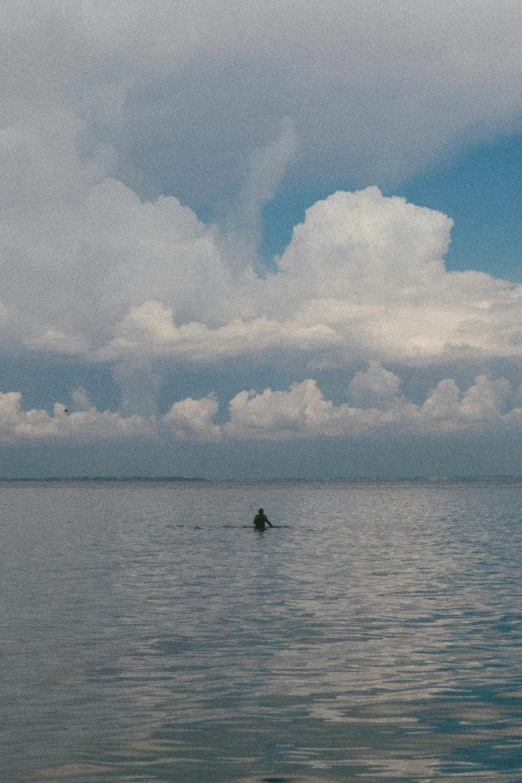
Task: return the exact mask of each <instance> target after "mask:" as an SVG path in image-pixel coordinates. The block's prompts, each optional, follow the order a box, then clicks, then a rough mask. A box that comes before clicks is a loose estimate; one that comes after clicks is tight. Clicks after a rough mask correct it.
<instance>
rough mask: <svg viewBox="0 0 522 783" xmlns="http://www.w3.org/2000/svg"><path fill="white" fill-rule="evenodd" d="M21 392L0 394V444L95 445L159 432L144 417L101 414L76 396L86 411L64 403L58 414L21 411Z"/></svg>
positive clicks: (108, 412) (84, 399) (151, 422)
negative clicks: (62, 443)
mask: <svg viewBox="0 0 522 783" xmlns="http://www.w3.org/2000/svg"><path fill="white" fill-rule="evenodd" d="M21 397H22V395H21V394H20V393H19V392H8V393H7V394H2V393H0V442H1V443H31V442H42V441H59V442H81V443H85V442H93V441H103V440H121V439H128V438H136V437H143V436H150V435H153V434H154V433H155V421H154V420H153V419H145V418H142V417H140V416H127V417H124V416H122V415H121V414H120V413H113V412H110V411H97V410H96V409H95V408H93V407H91V406H89V407H87V406H88V402H87V400H86V398H85V396H84V395H81V396H78V395H77V396H76V399H75V402H77V403H78V402H80V400H81V403H82V404H83V405H85V406H86V407H87V409H86V410H79V411H73V412H71V413H69V412H68V410H67V409H66V408H65V406H64V405H62V404H61V403H56V404H55V406H54V411H53V413H52V415H51V414H49V413H48V412H47V411H45V410H37V409H32V410H28V411H24V410H22V408H21Z"/></svg>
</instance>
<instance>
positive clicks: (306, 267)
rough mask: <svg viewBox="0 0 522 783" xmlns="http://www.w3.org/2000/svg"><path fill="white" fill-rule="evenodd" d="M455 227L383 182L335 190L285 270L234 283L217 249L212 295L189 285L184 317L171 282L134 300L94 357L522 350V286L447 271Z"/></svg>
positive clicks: (301, 229) (395, 356)
mask: <svg viewBox="0 0 522 783" xmlns="http://www.w3.org/2000/svg"><path fill="white" fill-rule="evenodd" d="M451 225H452V223H451V220H450V219H449V218H447V217H446V216H445V215H443V214H442V213H440V212H435V211H433V210H430V209H427V208H424V207H416V206H414V205H413V204H408V203H407V202H406V201H405V200H404V199H402V198H386V197H384V196H382V194H381V193H380V191H379V190H378V189H377V188H367V189H365V190H363V191H359V192H357V193H343V192H338V193H336V194H334V195H333V196H330V197H329V198H328V199H326V200H324V201H320V202H318V203H316V204H315V205H314V206H313V207H311V208H310V209H309V210H308V211H307V215H306V220H305V222H304V223H303V224H301V225H299V226H297V227H296V228H295V230H294V234H293V238H292V241H291V243H290V245H289V246H288V248H287V250H286V251H285V253H284V254H283V256H282V257H281V259H280V260H279V269H278V272H277V273H275V274H270V275H268V277H267V278H266V279H265V280H261V279H259V278H256V277H255V276H254V275H253V274H251V273H250V274H249V272H248V270H247V271H246V272H245V273H243V275H242V276H241V277H240V278H239V279H238V280H237V281H234V282H233V283H231V282H230V277H229V278H227V277H226V271H225V270H226V263H225V261H224V260H223V259H221V258H220V257H219V255H218V253H217V251H216V252H215V256H214V257H215V258H216V259H218V260H219V263H220V266H219V270H220V276H218V277H217V282H215V280H212V284H211V285H210V286H209V285H208V283H207V281H206V279H205V277H206V276H205V275H204V274H203V279H202V282H201V289H200V290H201V293H202V294H203V301H201V300H199V299H198V297H197V296H195V297H194V298H193V299H191V296H190V292H188V295H187V292H186V289H183V290H184V293H183V296H184V301H185V318H183V317H182V316H180V317H176V309H177V308H176V305H172V304H171V301H169V300H170V297H171V296H172V294H171V292H170V291H169V289H168V288H167V287H166V288H165V290H164V292H163V296H162V299H161V300H159V299H149V300H147V301H143V302H142V303H141V304H139V305H137V306H136V307H133V308H131V309H130V310H129V311H128V312H127V313H126V315H125V316H124V317H123V318H122V320H121V321H119V322H118V323H116V324H115V326H114V329H115V336H114V338H113V339H112V340H110V341H108V342H107V343H106V344H105V345H104V346H102V347H101V348H100V349H99V351H98V353H97V354H96V355H97V357H98V358H99V359H102V360H103V359H105V360H109V359H110V360H118V359H132V358H134V359H138V358H139V357H140V356H145V355H148V356H156V357H172V358H173V359H184V360H193V361H196V362H212V361H213V360H215V359H218V358H223V357H225V358H226V357H235V356H240V355H249V356H250V357H252V358H253V359H254V360H255V358H256V357H258V358H259V357H263V358H264V359H266V357H267V356H270V354H271V353H279V354H280V353H281V352H287V353H292V352H297V353H304V354H305V355H306V356H308V357H309V359H310V360H313V361H314V362H315V363H321V364H323V365H332V366H335V365H341V366H342V365H343V364H345V363H346V362H347V361H350V360H353V359H355V358H359V359H360V358H365V359H367V358H371V359H374V360H378V361H392V360H393V361H399V362H402V363H404V364H410V365H425V364H434V363H442V362H452V361H460V360H462V359H463V358H466V359H480V360H484V359H487V358H495V357H497V358H498V357H519V356H520V355H521V353H522V326H521V323H522V320H521V316H522V286H514V285H512V284H510V283H509V282H507V281H503V280H496V279H494V278H492V277H490V276H489V275H486V274H484V273H479V272H472V271H470V272H447V271H446V269H445V266H444V253H445V252H446V250H447V247H448V243H449V234H450V229H451ZM219 282H221V283H222V286H221V288H219V285H218V283H219ZM227 282H228V283H229V287H228V288H227ZM209 289H210V290H209ZM205 290H208V291H209V293H208V295H206V296H205V295H204V292H205ZM214 293H217V294H218V296H217V297H215V296H214ZM217 300H219V303H218V301H217ZM205 306H209V309H208V311H207V312H206V313H205V314H204V317H203V318H198V317H197V316H198V315H201V313H202V312H203V311H204V310H205ZM198 308H199V311H198V312H196V310H198ZM191 309H192V312H193V316H192V317H190V315H189V311H190V310H191Z"/></svg>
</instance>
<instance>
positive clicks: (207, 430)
mask: <svg viewBox="0 0 522 783" xmlns="http://www.w3.org/2000/svg"><path fill="white" fill-rule="evenodd" d="M400 386H401V381H400V378H398V376H396V375H395V374H394V373H392V372H391V371H389V370H386V369H384V368H383V367H381V366H379V365H378V364H376V363H372V364H371V365H370V366H369V368H368V370H366V371H364V372H358V373H356V375H355V376H354V377H353V379H352V382H351V384H350V386H349V389H348V393H349V395H350V396H352V397H353V396H357V397H358V399H359V405H352V404H348V403H343V404H340V405H335V404H334V403H333V402H331V401H330V400H327V399H325V398H324V396H323V394H322V392H321V390H320V389H319V387H318V385H317V382H316V381H315V380H313V379H308V380H306V381H303V382H301V383H295V384H293V385H292V386H291V387H290V388H289V389H288V390H286V391H273V390H272V389H270V388H267V389H265V390H264V391H263V392H255V391H242V392H239V394H236V396H235V397H234V398H233V399H232V400H230V403H229V418H228V421H226V422H225V423H224V424H222V425H220V424H216V422H215V418H216V415H217V413H218V408H219V403H218V400H217V397H216V395H214V394H212V393H210V394H208V395H207V396H205V397H202V398H200V399H194V398H192V397H188V398H186V399H184V400H180V401H178V402H175V403H174V404H173V405H172V407H171V409H170V410H169V411H168V412H167V413H166V414H165V415H164V416H138V415H130V416H129V415H123V414H121V413H118V412H109V411H97V410H96V409H95V408H94V407H93V406H92V405H91V404H90V402H89V400H88V398H87V396H86V394H85V392H84V391H83V390H76V391H75V392H74V393H73V401H74V406H75V408H76V410H74V411H68V410H67V409H66V408H65V406H64V405H62V404H61V403H56V404H55V406H54V410H53V413H52V415H51V414H49V413H48V412H47V411H45V410H35V409H33V410H28V411H25V410H22V407H21V394H20V393H19V392H9V393H7V394H0V443H28V442H53V441H60V442H65V441H68V442H96V441H103V440H113V441H116V440H125V439H129V438H144V437H145V438H150V437H155V438H160V439H165V438H166V439H174V440H180V441H192V442H212V441H221V440H223V439H225V440H276V441H280V440H291V439H303V438H317V437H323V438H324V437H326V438H346V437H360V436H364V435H382V434H387V435H390V434H391V435H398V434H417V435H440V434H444V433H445V434H448V433H450V434H457V433H475V434H484V433H489V434H495V433H496V434H498V433H505V432H508V431H512V430H515V431H518V430H520V429H522V407H520V399H522V387H521V388H519V389H518V391H515V390H514V389H513V388H512V385H511V384H510V382H509V381H508V380H507V379H506V378H496V379H491V378H489V377H488V376H486V375H479V376H477V377H476V379H475V381H474V383H473V384H472V385H471V386H470V387H469V388H468V389H466V390H464V391H462V390H461V389H459V387H458V386H457V384H456V382H455V380H454V379H453V378H445V379H443V380H442V381H439V383H438V384H437V385H436V386H435V388H433V389H432V390H431V391H430V392H429V394H428V395H427V397H426V400H425V401H424V403H422V404H420V405H419V404H415V403H413V402H411V401H409V400H407V399H406V397H405V396H404V395H403V394H402V393H401V392H400Z"/></svg>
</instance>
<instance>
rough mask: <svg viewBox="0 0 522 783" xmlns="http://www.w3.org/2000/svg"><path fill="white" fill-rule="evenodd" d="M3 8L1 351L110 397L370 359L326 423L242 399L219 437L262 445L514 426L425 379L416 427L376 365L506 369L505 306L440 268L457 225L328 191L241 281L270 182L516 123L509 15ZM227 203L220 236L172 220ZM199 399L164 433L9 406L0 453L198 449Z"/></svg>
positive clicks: (102, 418) (391, 171)
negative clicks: (97, 366) (192, 370)
mask: <svg viewBox="0 0 522 783" xmlns="http://www.w3.org/2000/svg"><path fill="white" fill-rule="evenodd" d="M4 5H5V9H4V10H5V12H6V13H5V18H4V23H3V25H2V29H1V30H0V66H1V67H2V82H1V84H0V100H1V101H2V119H1V122H0V171H1V190H0V237H1V239H0V279H1V286H0V354H1V355H5V354H6V353H8V354H9V355H10V356H15V355H16V353H17V352H22V353H23V354H24V355H25V356H32V355H34V353H35V352H37V353H39V354H40V355H43V356H47V357H49V359H50V361H52V360H53V358H56V356H57V355H62V356H63V355H66V356H73V357H76V359H77V360H78V361H85V362H108V363H110V364H112V365H113V364H118V365H119V368H120V377H123V376H126V377H128V378H132V377H133V376H132V373H133V368H136V367H137V368H138V369H140V371H141V368H143V367H144V366H145V365H147V367H149V365H150V364H151V363H152V364H154V362H158V363H160V364H161V363H175V362H183V363H199V364H202V363H203V364H208V365H211V364H212V363H215V362H216V361H218V360H219V361H220V362H222V363H224V362H226V361H227V360H231V359H236V358H237V357H243V358H244V359H245V361H246V360H248V361H251V362H259V363H264V364H265V365H267V364H269V363H270V362H271V361H272V360H273V359H274V360H276V361H277V362H279V363H280V362H281V360H283V361H284V363H285V364H286V365H288V366H291V364H292V361H293V360H294V359H296V358H299V360H300V362H301V366H303V365H304V364H305V363H307V364H308V367H309V368H310V374H313V369H314V368H317V367H345V366H346V365H347V364H349V363H350V362H351V361H354V360H357V361H361V360H362V361H366V362H370V370H369V372H368V373H366V374H364V373H363V374H362V375H358V376H356V377H355V378H353V380H352V382H351V385H350V389H349V394H350V396H349V399H350V405H352V404H353V405H354V406H358V407H353V408H352V407H350V405H348V404H347V405H345V406H340V407H339V406H334V405H333V404H332V403H330V402H328V401H327V400H324V399H323V398H322V395H321V393H320V391H319V389H318V388H317V385H315V383H314V381H312V380H309V381H307V382H306V383H305V385H302V384H301V385H299V384H298V385H297V386H294V387H292V388H291V389H290V390H289V391H287V392H270V393H269V392H268V391H267V392H263V393H262V394H261V395H259V394H257V395H256V394H253V395H252V394H250V393H247V392H241V393H240V394H239V395H238V396H237V397H236V398H235V399H234V401H233V404H232V408H231V419H230V422H229V423H228V424H227V425H226V427H225V431H226V433H228V436H229V437H231V436H234V437H236V436H237V437H239V436H241V437H243V435H242V434H241V433H244V432H249V431H252V432H258V433H259V432H271V428H270V424H269V423H270V420H271V416H272V414H273V416H274V417H275V418H277V417H278V416H279V417H280V419H281V422H282V424H281V431H282V432H286V431H287V430H288V432H289V433H298V435H299V437H301V436H303V433H305V434H306V433H308V434H309V433H312V432H317V433H322V434H327V435H328V434H332V435H333V434H336V433H337V432H338V431H341V432H346V433H348V432H351V431H352V429H350V428H353V431H370V430H371V428H372V426H374V425H371V424H370V423H368V422H370V421H374V422H377V424H375V426H376V427H378V428H379V427H384V426H388V423H389V422H390V421H391V420H393V422H394V424H393V426H396V424H397V422H398V421H399V420H401V421H404V422H405V424H404V426H405V427H410V428H411V427H414V424H413V423H412V422H414V421H419V420H420V419H422V420H423V421H426V422H427V421H429V420H430V419H429V417H430V416H431V417H432V419H433V420H434V421H435V420H437V421H438V422H439V426H441V427H449V428H451V427H452V426H454V424H451V423H445V422H455V421H456V420H458V421H460V422H463V421H467V422H468V423H469V422H471V421H476V420H477V417H478V418H480V416H483V417H484V416H485V415H486V414H485V413H483V412H484V411H485V410H489V411H496V413H495V415H497V414H498V416H500V417H501V418H500V419H498V421H502V422H506V421H508V418H507V417H511V419H509V420H510V421H511V420H512V421H514V422H516V421H517V416H518V414H517V413H516V411H517V410H518V409H517V408H511V409H510V410H509V411H508V409H507V408H506V406H509V403H508V401H507V398H505V397H504V398H502V394H504V396H505V395H506V394H507V392H506V387H505V385H504V386H502V385H500V386H499V385H498V384H497V385H496V386H495V385H494V383H493V381H487V380H486V381H484V384H485V385H483V386H481V385H480V384H479V382H478V381H477V383H476V384H475V385H474V386H473V387H472V389H474V391H473V392H472V390H471V389H470V390H469V391H468V392H467V393H466V394H465V395H464V396H462V395H461V392H460V391H459V390H458V389H457V388H456V387H455V386H454V385H452V383H453V382H451V381H445V380H443V381H442V385H441V386H439V387H437V388H436V389H435V390H434V392H433V394H432V395H431V397H430V398H429V399H428V400H427V401H426V405H427V407H426V408H425V409H424V408H423V412H422V413H421V412H419V411H418V410H417V409H416V408H415V406H413V404H412V403H408V402H406V401H405V400H404V399H403V398H402V397H401V395H400V389H399V386H398V385H397V384H398V381H397V380H395V378H396V376H393V377H392V375H390V374H389V371H387V370H383V369H382V367H381V365H380V364H379V363H387V362H392V361H393V362H395V363H396V364H399V365H404V366H406V365H410V366H412V365H417V366H426V365H448V364H450V363H452V362H459V361H461V360H462V359H465V360H466V361H468V362H477V368H478V367H479V365H480V371H483V368H484V366H487V363H488V361H489V360H497V359H499V358H503V359H517V358H519V357H520V355H521V353H522V326H521V324H522V319H521V315H522V287H520V286H518V287H517V286H514V285H512V284H510V283H509V282H507V281H502V280H495V279H494V278H492V277H491V276H489V275H486V274H482V273H477V272H473V271H469V272H465V273H461V272H459V273H457V272H452V273H449V272H447V271H446V269H445V266H444V254H445V252H446V250H447V247H448V243H449V238H450V230H451V226H452V222H451V219H450V218H449V217H447V216H445V215H443V214H441V213H439V212H435V211H433V210H430V209H427V208H421V207H417V206H415V205H413V204H408V203H406V202H405V201H404V200H403V199H400V198H385V197H384V196H383V195H382V194H381V193H380V191H379V190H378V189H377V188H366V189H364V190H360V191H358V192H355V193H344V192H338V193H335V194H334V195H332V196H330V197H329V198H328V199H325V200H323V201H320V202H318V203H316V204H315V205H314V206H313V207H311V208H310V209H309V210H308V212H307V215H306V219H305V221H304V222H303V224H301V225H299V226H297V227H296V228H295V230H294V233H293V237H292V240H291V242H290V244H289V246H288V247H287V249H286V251H285V252H284V253H283V254H282V257H281V258H280V259H279V260H278V268H277V271H276V272H275V273H271V274H268V275H267V276H266V277H265V278H262V277H260V276H258V275H257V274H256V268H255V246H256V242H257V240H258V232H259V216H260V210H261V207H262V205H263V203H264V202H265V201H266V200H267V199H269V198H270V197H271V196H272V195H273V193H274V192H275V189H276V188H277V186H278V184H279V182H280V181H281V178H282V177H284V176H291V177H293V178H296V179H297V180H299V179H301V180H304V179H306V178H312V179H314V180H315V181H318V180H320V181H321V182H327V181H330V180H331V178H332V176H333V175H335V177H336V178H338V177H340V176H344V175H350V176H352V175H355V176H360V177H361V178H362V179H363V180H364V181H369V180H368V178H373V177H376V178H379V179H380V181H386V180H387V179H388V180H390V179H391V180H393V178H400V177H402V176H406V175H407V174H409V173H411V171H413V170H417V169H418V168H419V167H422V166H423V165H424V164H425V163H426V162H428V161H431V160H433V158H434V157H436V156H437V155H439V153H440V152H441V150H443V149H444V148H446V147H447V146H448V145H449V146H451V145H452V144H454V143H459V139H460V140H462V139H463V138H465V139H467V140H468V141H469V139H470V138H486V137H489V136H491V135H494V134H498V133H502V132H505V131H510V130H512V129H513V128H517V127H518V126H519V124H520V118H521V116H522V93H521V92H520V89H519V85H520V78H521V77H522V60H521V58H520V56H519V40H520V34H521V32H522V9H521V7H520V4H519V3H515V2H514V1H511V0H495V2H493V0H482V1H481V2H480V3H478V4H477V3H476V2H471V0H462V1H461V2H459V3H455V2H454V0H453V1H452V2H450V0H436V1H435V2H434V1H433V0H429V1H428V0H415V1H414V0H407V1H406V2H405V1H404V0H400V1H399V0H390V1H389V2H387V3H384V4H383V3H382V2H373V0H370V2H366V3H364V4H361V3H359V2H355V0H347V2H343V3H339V2H338V0H311V1H310V2H306V3H301V2H297V3H296V2H287V0H280V1H279V2H277V3H275V2H273V0H261V2H255V3H254V2H253V1H252V2H251V0H247V2H245V3H242V4H241V5H240V6H238V5H237V3H231V2H229V1H228V0H217V1H216V2H215V1H214V0H213V1H212V2H209V0H195V1H194V0H192V2H190V3H189V2H188V0H179V1H178V2H176V3H174V4H172V3H167V2H165V0H151V2H150V3H147V6H146V8H145V6H144V5H143V3H138V2H135V0H125V2H123V0H116V1H115V2H111V3H109V4H107V3H106V2H101V0H89V1H88V2H84V3H81V4H78V3H73V2H70V0H50V2H46V3H35V4H33V5H32V6H31V13H28V12H27V9H26V8H24V7H23V6H21V5H20V4H19V3H16V2H14V0H7V2H6V3H5V4H4ZM171 193H175V194H176V195H177V196H179V199H178V198H176V197H174V196H172V195H164V194H171ZM220 200H223V201H224V202H225V203H224V204H221V208H222V209H221V213H220V211H219V209H216V214H222V215H225V217H224V218H223V220H222V221H221V224H220V228H218V227H217V226H216V225H207V224H205V223H204V222H202V221H201V220H199V219H198V218H197V216H196V214H195V212H194V211H193V210H192V209H190V208H189V207H187V206H184V205H183V204H182V201H183V202H184V203H192V204H194V205H198V206H201V205H207V206H208V205H212V204H214V206H215V205H216V202H219V201H220ZM231 204H234V205H235V213H234V214H233V216H232V217H231V207H230V205H231ZM227 205H228V206H227ZM122 368H123V369H122ZM155 371H156V370H155V367H154V368H153V370H151V374H153V372H155ZM478 371H479V370H478V369H477V372H478ZM138 374H139V373H138ZM143 374H144V376H145V375H147V371H144V373H143ZM301 377H302V376H301ZM492 384H493V385H492ZM152 386H154V384H152ZM237 388H242V387H241V386H238V387H237ZM501 398H502V399H503V400H504V401H503V402H499V400H500V399H501ZM131 402H132V404H131V403H129V405H128V406H127V407H125V404H124V405H123V408H122V409H123V410H124V412H125V413H128V412H129V411H131V410H132V409H133V405H134V402H133V401H131ZM370 402H371V405H370V407H368V405H367V404H366V403H370ZM428 403H429V404H428ZM216 405H217V402H216V400H215V399H214V398H213V397H204V398H202V399H199V400H192V399H190V398H189V399H187V400H184V401H180V402H176V403H175V405H174V407H173V408H172V410H171V411H170V413H169V414H168V415H167V417H166V418H165V420H164V421H163V420H162V421H161V423H160V424H158V422H157V421H156V420H154V422H155V423H151V422H153V420H152V419H149V418H147V417H146V416H137V417H134V418H133V417H132V416H128V415H123V414H121V415H120V414H112V413H100V412H97V411H94V409H92V408H90V407H85V406H84V410H77V411H75V412H74V413H72V414H68V415H66V416H65V415H64V416H62V414H61V413H60V409H59V408H57V409H56V411H55V413H54V414H53V415H50V414H48V413H45V412H42V411H23V410H22V409H21V403H20V398H19V397H18V396H16V394H15V396H14V397H13V396H12V395H9V394H7V395H4V397H3V398H2V406H3V409H5V416H6V418H5V421H6V422H7V423H6V424H5V427H6V429H5V432H6V433H7V434H6V435H5V436H2V437H5V438H6V439H7V440H9V439H10V438H13V439H15V440H16V439H17V438H22V437H23V438H26V439H29V440H30V439H38V438H40V437H43V438H67V437H71V438H77V439H82V438H84V437H86V438H91V437H93V438H95V439H96V438H98V437H102V436H103V437H104V436H106V437H120V436H122V437H126V436H127V434H129V433H131V432H134V431H135V433H137V434H140V433H142V432H144V433H146V432H149V431H150V430H151V428H152V430H154V431H156V428H158V429H159V430H160V431H161V432H163V431H165V432H169V433H170V436H173V437H175V438H180V439H182V438H199V439H210V440H212V439H218V438H219V437H221V436H222V435H223V429H220V428H219V427H218V426H217V425H215V424H214V423H213V422H214V416H215V414H216ZM412 406H413V407H412ZM488 406H489V407H488ZM502 406H504V407H502ZM145 407H147V406H145ZM149 407H150V406H149ZM135 409H136V411H137V412H138V413H140V412H141V411H140V410H139V405H136V406H135ZM416 410H417V412H415V411H416ZM354 411H355V413H354ZM357 411H359V412H357ZM361 411H362V412H361ZM434 411H435V412H437V411H438V413H437V414H436V415H435V413H434ZM441 411H447V412H448V414H447V417H446V418H444V415H442V414H441ZM455 411H458V414H457V413H455ZM477 411H482V413H480V416H479V414H478V413H477ZM491 415H493V414H491ZM372 417H373V418H372ZM379 417H380V418H379ZM400 417H402V419H401V418H400ZM408 417H409V418H408ZM416 417H417V418H416ZM419 417H420V418H419ZM437 417H438V418H437ZM255 421H259V422H260V423H259V424H253V423H252V422H255ZM263 421H265V422H268V424H267V425H266V426H265V425H264V424H263ZM379 422H380V423H379ZM408 422H409V423H408ZM415 426H416V425H415ZM419 426H420V425H419ZM459 426H461V425H459ZM462 426H464V425H462ZM466 426H468V425H466ZM97 428H98V429H97ZM162 428H163V429H162ZM368 428H369V429H368ZM98 433H99V434H98ZM104 433H105V434H104ZM110 433H112V434H110Z"/></svg>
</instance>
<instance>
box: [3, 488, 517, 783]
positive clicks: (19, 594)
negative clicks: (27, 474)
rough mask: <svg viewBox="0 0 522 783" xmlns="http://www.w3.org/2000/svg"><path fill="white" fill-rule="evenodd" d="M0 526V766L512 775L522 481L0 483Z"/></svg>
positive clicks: (56, 770)
mask: <svg viewBox="0 0 522 783" xmlns="http://www.w3.org/2000/svg"><path fill="white" fill-rule="evenodd" d="M260 505H262V506H263V507H264V508H265V509H266V510H267V512H268V514H269V517H270V518H271V519H272V521H273V522H274V523H276V524H278V525H281V526H282V527H280V528H276V529H274V530H268V531H266V532H264V533H259V532H256V531H254V530H253V529H250V528H249V527H244V526H245V525H249V524H250V523H251V518H252V516H253V514H254V512H255V510H256V509H257V507H258V506H260ZM0 531H1V546H0V566H1V567H0V601H1V604H2V615H1V627H0V656H1V658H0V675H1V696H2V698H1V700H0V759H1V760H0V766H1V768H2V772H1V773H0V780H1V781H2V783H4V782H5V783H14V782H15V781H38V782H39V783H47V781H61V783H68V782H69V781H70V782H71V783H103V781H111V782H113V783H131V782H132V783H153V782H156V781H170V782H171V783H174V782H176V783H178V782H179V783H181V782H183V783H196V781H197V783H201V782H202V781H203V782H204V783H206V781H209V782H210V781H212V783H221V782H222V781H230V782H231V783H256V782H258V781H259V782H261V781H265V782H266V783H326V782H327V781H328V782H331V783H334V782H337V781H361V783H363V782H364V783H372V781H373V782H375V783H377V782H378V783H382V781H394V783H406V781H419V782H420V781H423V782H424V783H427V782H428V781H439V780H443V781H448V782H449V781H455V782H456V781H458V782H459V783H461V782H462V783H464V781H465V782H466V783H468V782H469V783H473V782H474V781H487V783H520V782H521V781H522V721H521V715H522V595H521V593H522V586H521V585H522V583H521V578H520V577H521V569H520V565H521V555H522V484H475V485H457V484H440V485H439V484H436V485H433V484H432V485H429V484H426V485H416V484H409V485H408V484H402V485H397V484H395V485H391V484H390V485H385V484H383V485H349V484H332V485H328V484H265V485H255V484H221V485H220V484H191V483H187V484H185V483H184V484H172V483H171V484H168V483H164V484H162V483H160V484H158V483H135V484H133V483H122V484H120V483H111V484H100V483H92V484H90V483H77V484H74V483H66V484H52V483H49V484H1V485H0Z"/></svg>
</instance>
